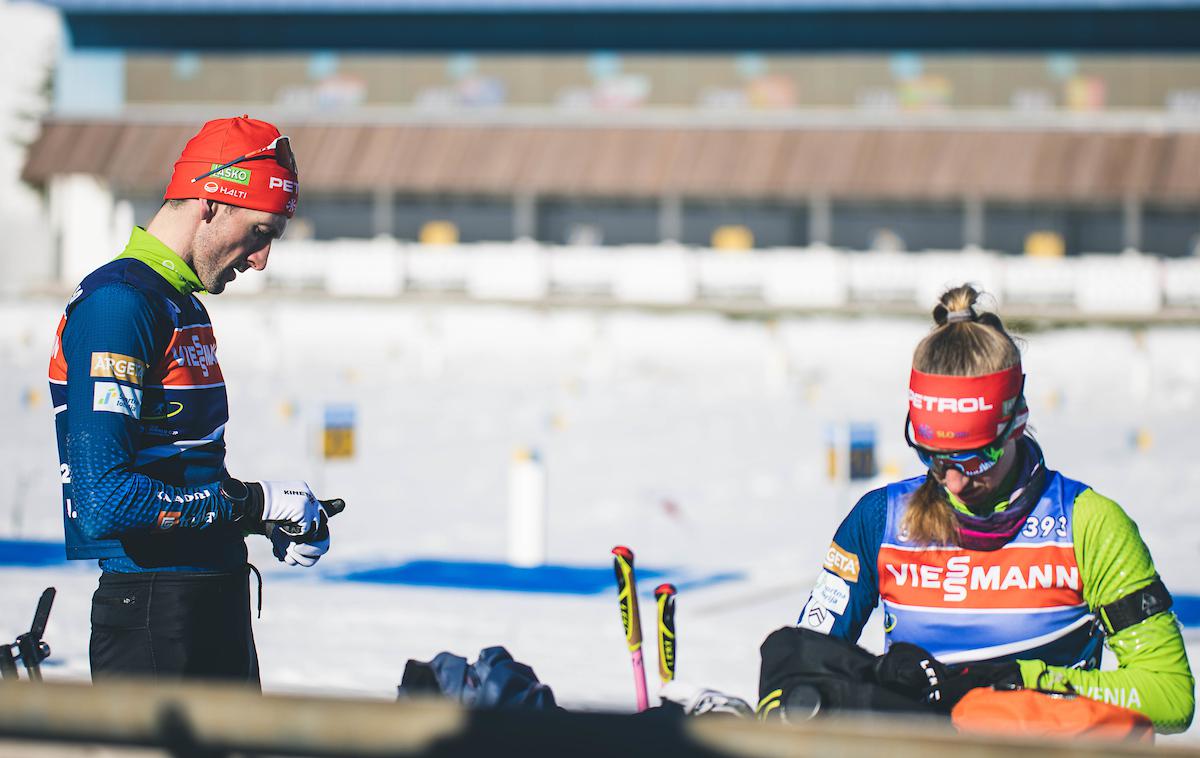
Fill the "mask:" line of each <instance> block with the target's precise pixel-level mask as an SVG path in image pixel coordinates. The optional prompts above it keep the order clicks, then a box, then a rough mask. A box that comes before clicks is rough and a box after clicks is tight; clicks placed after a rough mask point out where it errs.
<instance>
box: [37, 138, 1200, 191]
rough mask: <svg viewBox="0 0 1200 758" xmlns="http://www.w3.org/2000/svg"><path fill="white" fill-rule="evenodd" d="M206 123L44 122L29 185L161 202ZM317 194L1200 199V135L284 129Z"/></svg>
mask: <svg viewBox="0 0 1200 758" xmlns="http://www.w3.org/2000/svg"><path fill="white" fill-rule="evenodd" d="M196 128H197V125H196V124H195V123H190V122H189V123H145V122H139V121H103V120H66V119H61V120H58V119H52V120H48V121H46V122H45V123H44V124H43V126H42V130H41V134H40V136H39V137H38V139H37V140H36V142H34V144H33V145H32V146H31V147H30V150H29V154H28V158H27V160H26V163H25V167H24V171H23V174H22V176H23V178H24V179H25V180H26V181H28V182H30V183H33V184H39V185H40V184H45V183H46V182H47V181H48V180H49V179H50V178H51V177H53V176H55V175H59V174H69V173H84V174H94V175H98V176H101V177H105V178H106V179H108V180H109V181H111V182H112V183H113V184H114V186H116V187H119V188H122V189H125V190H129V191H138V192H157V191H160V190H161V189H162V188H163V187H165V186H166V183H167V180H168V179H169V178H170V172H171V168H172V165H173V164H174V161H175V159H176V158H177V157H178V155H179V152H180V151H181V150H182V148H183V145H184V143H185V142H186V141H187V139H188V138H189V137H190V136H191V135H192V134H193V133H194V132H195V131H196ZM285 131H287V132H288V133H289V134H290V136H291V137H292V140H293V144H294V146H295V148H296V152H297V155H298V158H299V162H300V178H301V183H302V185H303V186H304V188H305V189H307V190H310V191H331V192H336V191H356V192H369V191H372V190H376V189H391V190H395V191H398V192H411V193H438V194H457V195H464V194H484V195H512V194H517V193H528V194H534V195H553V196H590V197H613V198H618V197H661V196H664V195H679V196H684V197H710V198H730V199H737V198H744V199H760V200H771V199H775V200H795V199H801V198H806V197H809V196H812V195H824V196H828V197H832V198H851V199H855V198H861V199H884V200H886V199H895V200H924V201H951V200H956V199H959V198H962V197H978V198H981V199H984V200H999V201H1012V202H1031V201H1057V202H1063V201H1065V202H1112V201H1116V200H1120V199H1122V198H1125V197H1130V196H1133V197H1138V198H1142V199H1147V200H1157V201H1178V202H1195V201H1196V200H1198V199H1200V171H1197V166H1200V131H1167V130H1155V129H1150V128H1147V129H1143V130H1138V129H1102V130H1088V129H1053V128H1045V129H1031V128H1014V129H1002V128H995V127H991V128H977V127H960V128H945V127H938V128H920V127H905V128H884V127H872V126H850V127H846V128H839V127H836V126H801V127H782V126H766V127H762V126H755V127H748V128H737V127H735V126H719V127H689V126H687V125H654V124H650V125H630V124H607V125H587V124H567V125H544V124H543V125H538V124H515V123H496V124H483V123H445V124H421V123H397V124H386V123H361V124H356V123H347V122H344V121H343V122H339V123H333V124H324V125H319V124H307V123H306V124H301V125H297V126H294V127H290V128H287V129H285Z"/></svg>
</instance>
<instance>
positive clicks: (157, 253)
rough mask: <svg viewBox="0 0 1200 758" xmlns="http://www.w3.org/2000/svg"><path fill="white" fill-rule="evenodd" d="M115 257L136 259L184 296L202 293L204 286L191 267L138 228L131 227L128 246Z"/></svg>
mask: <svg viewBox="0 0 1200 758" xmlns="http://www.w3.org/2000/svg"><path fill="white" fill-rule="evenodd" d="M117 257H118V258H136V259H137V260H139V261H141V262H142V263H145V264H146V265H147V266H149V267H150V268H151V269H153V270H154V271H155V272H156V273H157V274H158V275H159V276H161V277H162V278H163V279H166V280H167V281H168V282H170V283H171V286H172V287H174V288H175V289H177V290H179V291H180V292H182V293H183V294H185V295H190V294H191V293H193V292H203V291H204V285H203V284H201V283H200V277H198V276H196V272H194V271H192V267H191V266H189V265H187V264H186V263H184V262H183V259H182V258H180V257H179V256H178V255H176V254H175V251H174V250H172V249H171V248H169V247H167V246H166V245H164V244H163V243H162V241H160V240H159V239H158V238H157V237H155V236H154V235H153V234H151V233H150V232H148V231H146V230H145V229H143V228H141V227H140V226H135V227H133V233H132V234H130V235H129V244H128V245H126V246H125V251H124V252H122V253H121V254H120V255H118V256H117Z"/></svg>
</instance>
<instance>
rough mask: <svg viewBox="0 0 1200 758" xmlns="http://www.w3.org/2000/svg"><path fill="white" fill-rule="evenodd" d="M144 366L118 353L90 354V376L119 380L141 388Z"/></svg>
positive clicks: (144, 373) (140, 362) (141, 362)
mask: <svg viewBox="0 0 1200 758" xmlns="http://www.w3.org/2000/svg"><path fill="white" fill-rule="evenodd" d="M145 375H146V364H145V363H144V362H143V361H139V360H138V359H137V358H131V357H130V356H128V355H121V354H120V353H92V376H98V377H103V378H109V379H119V380H120V381H122V382H129V383H130V384H136V385H138V386H141V384H142V379H143V377H144V376H145Z"/></svg>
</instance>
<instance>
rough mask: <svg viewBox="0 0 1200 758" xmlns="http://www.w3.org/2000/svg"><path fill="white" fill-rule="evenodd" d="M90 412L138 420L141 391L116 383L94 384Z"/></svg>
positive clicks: (140, 408) (140, 410)
mask: <svg viewBox="0 0 1200 758" xmlns="http://www.w3.org/2000/svg"><path fill="white" fill-rule="evenodd" d="M92 410H93V411H103V412H105V413H120V414H121V415H123V416H129V417H130V418H139V417H140V416H141V415H142V391H141V390H140V389H138V388H137V387H128V386H126V385H124V384H117V383H116V382H96V384H95V385H94V387H93V390H92Z"/></svg>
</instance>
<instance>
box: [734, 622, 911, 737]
mask: <svg viewBox="0 0 1200 758" xmlns="http://www.w3.org/2000/svg"><path fill="white" fill-rule="evenodd" d="M759 652H760V653H761V655H762V668H761V669H760V671H759V679H758V696H759V703H758V709H757V712H758V718H759V719H760V720H768V719H773V718H777V717H778V718H782V719H783V720H785V721H793V722H796V721H803V720H806V719H809V718H812V717H813V716H816V715H817V714H818V713H821V714H826V713H830V712H836V711H874V712H890V713H923V714H926V715H928V714H929V713H930V710H929V708H928V707H927V706H926V705H925V704H923V703H920V702H918V701H917V700H915V699H912V698H909V697H905V696H904V695H901V694H898V693H896V692H893V691H891V690H888V689H885V688H883V687H881V686H880V685H878V684H876V683H875V674H874V667H875V656H873V655H871V654H870V653H868V652H867V651H866V650H863V649H862V648H861V647H859V646H858V645H855V644H854V643H851V642H847V641H845V640H839V639H834V638H832V637H828V636H826V635H824V634H821V633H820V632H817V631H813V630H812V629H802V628H798V627H793V626H785V627H783V628H782V629H777V630H775V631H774V632H772V633H771V634H770V635H769V636H768V637H767V639H766V640H764V641H763V644H762V646H761V647H760V648H759Z"/></svg>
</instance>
